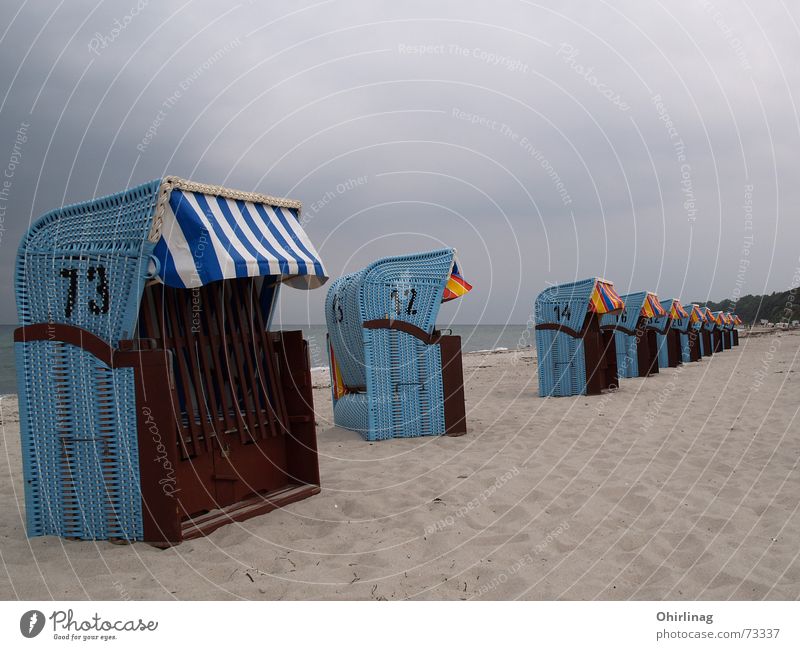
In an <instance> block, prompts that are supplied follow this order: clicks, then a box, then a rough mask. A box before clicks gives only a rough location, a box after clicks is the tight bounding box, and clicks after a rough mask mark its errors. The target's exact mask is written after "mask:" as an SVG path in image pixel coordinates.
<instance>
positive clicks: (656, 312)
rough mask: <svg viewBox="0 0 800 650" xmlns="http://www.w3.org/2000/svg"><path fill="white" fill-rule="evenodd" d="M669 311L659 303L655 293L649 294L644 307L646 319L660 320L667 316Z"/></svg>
mask: <svg viewBox="0 0 800 650" xmlns="http://www.w3.org/2000/svg"><path fill="white" fill-rule="evenodd" d="M666 315H667V310H666V309H664V308H663V307H662V306H661V303H660V302H658V296H656V294H654V293H650V292H649V291H648V292H647V297H646V298H645V300H644V304H643V305H642V316H644V317H645V318H660V317H661V316H666Z"/></svg>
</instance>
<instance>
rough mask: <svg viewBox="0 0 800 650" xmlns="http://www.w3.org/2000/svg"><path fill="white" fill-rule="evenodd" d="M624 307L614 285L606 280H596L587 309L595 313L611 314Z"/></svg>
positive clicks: (623, 302)
mask: <svg viewBox="0 0 800 650" xmlns="http://www.w3.org/2000/svg"><path fill="white" fill-rule="evenodd" d="M624 307H625V301H624V300H623V299H622V298H620V297H619V294H618V293H617V292H616V290H615V289H614V285H613V284H612V283H611V282H608V281H607V280H597V282H595V283H594V289H592V295H591V297H590V298H589V311H592V312H594V313H595V314H613V313H615V312H618V311H620V310H621V309H623V308H624Z"/></svg>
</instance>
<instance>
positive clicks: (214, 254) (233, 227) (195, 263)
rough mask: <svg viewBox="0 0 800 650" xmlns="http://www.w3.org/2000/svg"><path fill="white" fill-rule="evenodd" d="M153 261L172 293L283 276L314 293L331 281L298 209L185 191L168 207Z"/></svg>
mask: <svg viewBox="0 0 800 650" xmlns="http://www.w3.org/2000/svg"><path fill="white" fill-rule="evenodd" d="M298 205H299V204H298ZM154 255H155V256H156V258H157V259H158V261H159V263H160V270H159V274H158V275H159V277H160V278H161V280H162V281H163V282H164V284H167V285H169V286H171V287H179V288H192V287H199V286H202V285H205V284H208V283H209V282H214V281H216V280H223V279H230V278H245V277H258V276H278V277H281V278H282V279H283V280H284V281H287V282H288V283H289V284H291V285H292V286H295V287H299V288H305V289H314V288H316V287H319V286H321V285H322V284H324V283H325V281H326V280H327V279H328V276H327V274H326V273H325V268H324V267H323V265H322V262H321V261H320V259H319V255H318V254H317V251H316V249H315V248H314V245H313V244H312V243H311V241H310V240H309V238H308V235H306V233H305V231H304V230H303V228H302V226H301V225H300V222H299V210H298V209H297V208H295V207H279V206H277V205H272V204H270V203H266V202H259V201H247V200H240V199H238V198H228V197H226V196H222V195H216V194H209V193H205V192H197V191H188V190H186V189H178V188H175V189H173V190H172V192H171V194H170V196H169V202H168V203H167V204H166V205H165V206H164V214H163V221H162V224H161V238H160V240H159V241H158V243H157V244H156V247H155V251H154Z"/></svg>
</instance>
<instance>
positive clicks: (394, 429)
mask: <svg viewBox="0 0 800 650" xmlns="http://www.w3.org/2000/svg"><path fill="white" fill-rule="evenodd" d="M453 255H454V251H453V250H452V249H441V250H437V251H431V252H429V253H419V254H415V255H403V256H398V257H390V258H384V259H381V260H378V261H376V262H374V263H372V264H371V265H370V266H368V267H366V268H365V269H363V270H361V271H358V272H356V273H352V274H350V275H346V276H342V277H341V278H339V279H337V280H336V281H335V282H333V283H332V284H331V286H330V289H329V290H328V296H327V300H326V303H325V315H326V320H327V324H328V333H329V336H330V343H331V346H332V348H333V352H334V355H335V356H336V361H337V363H338V364H339V369H340V372H341V375H342V379H343V382H344V385H345V386H346V387H347V388H348V389H349V390H350V392H349V393H348V394H345V395H343V396H342V397H341V398H340V399H338V400H335V404H334V421H335V422H336V424H337V425H338V426H342V427H345V428H348V429H353V430H356V431H359V433H361V435H362V436H364V438H366V439H367V440H382V439H386V438H392V437H414V436H424V435H440V434H442V433H444V431H445V423H444V393H443V388H442V361H441V349H440V347H439V345H438V344H433V345H429V344H427V343H425V342H424V341H421V340H420V339H418V338H416V337H414V336H412V335H411V334H408V333H406V332H401V331H398V330H393V329H365V328H364V326H363V324H364V322H365V321H368V320H376V319H391V320H394V321H404V322H406V323H410V324H412V325H414V326H416V327H418V328H420V329H421V330H423V331H424V332H426V333H427V334H430V333H432V332H433V330H434V327H435V323H436V316H437V315H438V312H439V307H440V305H441V300H442V293H443V291H444V287H445V284H446V282H447V279H448V277H449V274H450V270H451V268H452V266H453Z"/></svg>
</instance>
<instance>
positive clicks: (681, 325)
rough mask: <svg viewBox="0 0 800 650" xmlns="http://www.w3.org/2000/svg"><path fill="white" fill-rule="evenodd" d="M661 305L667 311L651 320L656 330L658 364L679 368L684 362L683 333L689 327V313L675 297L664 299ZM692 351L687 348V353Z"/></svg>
mask: <svg viewBox="0 0 800 650" xmlns="http://www.w3.org/2000/svg"><path fill="white" fill-rule="evenodd" d="M661 306H662V307H663V308H664V311H665V312H666V313H665V314H664V315H663V316H658V317H657V318H653V319H651V321H650V327H651V328H652V329H654V330H655V331H656V342H657V345H658V365H659V367H660V368H677V367H678V366H679V365H680V364H682V363H683V352H684V351H683V349H682V341H681V335H682V334H685V333H686V330H687V328H688V327H689V314H688V312H687V311H686V310H685V309H684V308H683V305H682V304H681V301H680V300H677V299H675V298H673V299H671V300H662V301H661ZM690 352H691V350H689V349H687V350H686V354H687V355H689V354H690ZM689 360H690V359H687V361H689Z"/></svg>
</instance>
